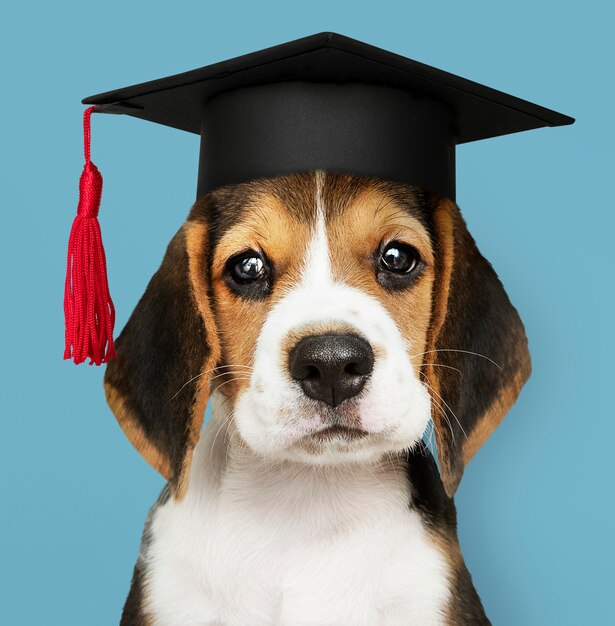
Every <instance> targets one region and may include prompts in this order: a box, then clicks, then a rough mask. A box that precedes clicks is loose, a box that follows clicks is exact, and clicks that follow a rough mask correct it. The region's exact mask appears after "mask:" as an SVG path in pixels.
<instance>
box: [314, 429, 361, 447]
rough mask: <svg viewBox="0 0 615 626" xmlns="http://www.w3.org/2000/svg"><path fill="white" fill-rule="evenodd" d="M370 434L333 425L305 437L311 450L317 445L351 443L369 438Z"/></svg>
mask: <svg viewBox="0 0 615 626" xmlns="http://www.w3.org/2000/svg"><path fill="white" fill-rule="evenodd" d="M368 435H369V433H368V432H367V431H366V430H363V429H362V428H358V427H353V426H345V425H343V424H331V425H330V426H325V428H321V429H320V430H315V431H313V432H311V433H308V434H307V435H305V436H304V437H303V441H304V444H307V445H308V446H309V447H310V448H311V447H312V446H314V444H316V445H326V444H328V443H335V442H339V443H350V442H353V441H358V440H360V439H364V438H365V437H367V436H368Z"/></svg>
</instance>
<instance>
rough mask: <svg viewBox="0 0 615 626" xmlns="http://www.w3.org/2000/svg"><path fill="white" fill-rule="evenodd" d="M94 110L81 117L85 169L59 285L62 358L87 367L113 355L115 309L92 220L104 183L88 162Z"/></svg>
mask: <svg viewBox="0 0 615 626" xmlns="http://www.w3.org/2000/svg"><path fill="white" fill-rule="evenodd" d="M95 108H96V107H90V108H89V109H86V111H85V112H84V114H83V134H84V152H85V165H84V168H83V172H82V174H81V178H80V180H79V204H78V206H77V215H76V216H75V220H74V221H73V226H72V228H71V231H70V236H69V239H68V258H67V262H66V283H65V286H64V319H65V331H66V332H65V348H64V358H65V359H70V358H72V359H73V360H74V362H75V363H76V364H79V363H83V362H84V361H85V360H86V359H88V358H89V359H90V365H92V364H96V365H100V364H101V363H107V362H108V361H109V360H110V359H112V358H114V357H115V346H114V343H113V326H114V324H115V308H114V306H113V301H112V300H111V295H110V294H109V285H108V282H107V261H106V257H105V249H104V247H103V244H102V236H101V232H100V225H99V223H98V219H97V216H98V210H99V207H100V200H101V196H102V183H103V180H102V176H101V174H100V172H99V171H98V168H97V167H96V166H95V165H94V163H92V161H91V160H90V116H91V114H92V111H93V110H94V109H95Z"/></svg>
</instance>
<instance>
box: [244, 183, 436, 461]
mask: <svg viewBox="0 0 615 626" xmlns="http://www.w3.org/2000/svg"><path fill="white" fill-rule="evenodd" d="M321 186H322V180H321V178H320V176H319V177H317V189H316V205H317V219H316V223H315V225H314V229H313V234H312V240H311V242H310V245H309V249H308V254H307V257H306V261H305V265H304V267H303V270H302V275H301V280H300V282H299V283H298V284H297V285H296V286H295V287H294V288H293V289H292V290H290V291H289V292H288V293H287V294H286V295H285V296H284V297H283V298H282V299H281V300H280V301H279V302H278V303H277V304H276V305H275V306H274V307H273V308H272V310H271V311H270V313H269V314H268V316H267V318H266V320H265V323H264V324H263V327H262V329H261V332H260V335H259V338H258V341H257V345H256V351H255V358H254V369H253V374H252V376H251V380H250V383H249V385H248V386H247V387H246V388H245V389H244V390H243V391H242V392H241V393H240V395H239V396H238V398H237V401H236V404H235V422H236V425H237V429H238V430H239V433H240V434H241V436H242V438H243V440H244V441H245V442H246V444H247V445H248V446H249V447H250V448H252V449H253V450H254V451H255V452H257V453H259V454H261V455H263V456H266V457H270V458H278V459H291V460H303V461H305V462H308V463H315V464H335V463H344V462H348V461H365V460H373V459H376V458H378V457H380V456H381V455H382V454H385V453H387V452H397V451H400V450H402V449H405V448H409V447H412V446H413V445H414V444H415V443H416V442H418V441H419V440H420V438H421V435H422V434H423V432H424V430H425V428H426V426H427V424H428V422H429V419H430V415H431V404H430V397H429V394H428V392H427V390H426V388H425V386H424V385H423V384H422V383H421V382H420V381H419V380H418V378H417V376H416V375H415V373H414V369H413V367H412V364H411V362H410V357H409V354H411V351H412V349H413V347H412V346H409V345H407V342H406V340H405V339H404V337H403V335H402V333H401V331H400V329H399V328H398V327H397V324H396V323H395V321H394V319H393V318H392V317H391V315H390V314H389V313H388V311H387V310H386V309H385V307H384V306H383V305H382V304H381V303H380V302H379V301H378V300H377V299H376V298H375V297H373V296H371V295H369V294H367V293H364V292H363V291H360V290H359V289H356V288H353V287H350V286H349V285H346V284H343V283H341V282H338V281H336V279H335V277H334V275H333V272H332V267H331V261H330V255H329V242H328V238H327V232H326V223H325V217H324V214H325V210H326V207H323V206H322V201H321V194H320V189H321ZM323 325H327V326H332V327H335V325H339V326H340V327H343V328H344V329H352V330H353V331H354V332H356V333H357V334H359V335H361V336H362V337H364V338H365V339H367V341H368V342H369V343H370V345H371V346H372V350H373V352H374V355H375V362H374V368H373V371H372V373H371V375H370V377H369V379H368V381H367V383H366V385H365V387H364V389H363V391H362V392H361V393H360V394H359V395H358V396H357V397H355V398H352V399H349V400H346V401H345V402H344V403H342V405H340V406H339V407H338V408H337V409H331V408H330V407H328V406H326V405H324V404H323V403H321V402H317V401H315V400H311V399H310V398H308V397H307V396H306V395H305V394H304V393H303V390H302V389H301V387H300V386H299V384H298V383H297V382H296V381H294V380H293V379H292V378H291V376H290V374H289V371H288V350H289V349H290V348H292V346H288V345H287V343H288V341H287V339H288V337H289V335H290V334H291V333H294V334H296V333H297V332H299V333H301V334H302V335H306V334H310V331H309V329H310V328H311V327H314V328H318V327H319V326H320V327H322V326H323ZM314 332H315V333H316V332H317V331H314ZM331 411H340V412H347V413H348V412H349V413H351V414H352V419H353V421H354V422H355V423H356V424H357V426H359V427H360V428H362V429H363V430H365V431H367V432H368V433H369V435H368V436H366V437H363V438H360V439H353V440H352V441H348V440H347V439H345V438H344V436H343V435H340V436H339V437H332V438H330V439H327V440H326V441H325V442H319V445H318V446H317V447H316V448H315V446H314V441H315V440H314V439H312V437H311V436H312V435H314V434H315V433H317V432H318V431H319V430H324V429H325V428H326V427H327V426H328V424H327V423H326V421H325V419H324V415H325V412H329V413H330V412H331Z"/></svg>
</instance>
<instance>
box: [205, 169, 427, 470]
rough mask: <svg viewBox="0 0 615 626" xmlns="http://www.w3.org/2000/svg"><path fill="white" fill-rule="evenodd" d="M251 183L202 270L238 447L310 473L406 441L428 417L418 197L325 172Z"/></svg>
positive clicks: (220, 382) (423, 247)
mask: <svg viewBox="0 0 615 626" xmlns="http://www.w3.org/2000/svg"><path fill="white" fill-rule="evenodd" d="M254 187H255V186H252V187H250V186H248V187H247V188H245V189H242V190H241V191H239V192H238V193H240V194H242V195H243V196H244V197H243V198H242V199H241V201H239V202H238V206H239V207H241V208H240V210H238V211H237V213H236V214H235V215H234V216H233V219H232V221H231V224H230V225H229V226H226V225H225V226H223V227H222V228H221V229H220V232H216V237H217V238H218V240H217V242H216V245H215V247H214V249H213V251H212V266H211V279H212V294H213V298H212V299H213V308H214V314H215V318H216V323H217V326H218V332H219V334H220V342H221V346H222V367H221V369H220V370H219V374H220V377H219V378H218V379H216V380H215V381H214V384H216V386H218V387H219V388H220V390H221V391H222V392H223V393H224V394H225V395H227V396H228V397H229V398H230V401H231V402H232V404H233V419H234V420H235V425H236V427H237V429H238V431H239V434H240V435H241V438H242V439H243V441H244V442H245V443H246V444H247V445H248V446H249V447H250V448H252V449H253V450H254V451H256V452H257V453H259V454H262V455H265V456H268V457H278V458H280V457H281V458H286V459H294V460H302V461H304V462H308V463H318V464H323V463H343V462H346V461H358V460H364V459H369V458H373V457H377V456H380V455H382V454H383V453H385V452H389V451H399V450H402V449H404V448H408V447H411V446H413V445H414V444H415V443H416V442H417V441H418V440H419V439H420V438H421V435H422V433H423V431H424V430H425V427H426V425H427V423H428V421H429V418H430V415H431V412H430V396H429V393H428V391H427V388H426V386H425V382H424V381H423V380H421V372H422V363H423V362H424V360H425V358H424V356H425V355H423V353H424V352H425V346H426V340H427V332H428V327H429V321H430V318H431V308H432V290H433V284H434V272H435V270H434V256H433V250H432V245H431V241H430V235H429V232H428V229H427V227H426V225H425V223H424V219H425V206H424V200H422V198H421V195H420V194H418V193H416V192H409V193H408V194H407V196H406V197H405V198H403V199H401V198H396V197H395V196H394V195H391V194H390V193H387V188H386V186H385V185H377V184H374V183H373V182H372V183H368V182H367V181H365V180H357V179H354V180H353V179H349V178H342V177H339V176H325V175H324V174H322V173H319V174H312V175H307V176H295V177H288V178H282V179H278V180H276V181H274V182H269V183H263V184H261V185H259V186H258V187H256V188H254ZM221 210H224V209H223V208H221Z"/></svg>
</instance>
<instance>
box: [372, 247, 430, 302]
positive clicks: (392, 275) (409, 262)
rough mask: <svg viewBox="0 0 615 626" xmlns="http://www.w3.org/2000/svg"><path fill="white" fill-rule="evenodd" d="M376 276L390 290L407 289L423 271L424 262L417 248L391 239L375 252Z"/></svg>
mask: <svg viewBox="0 0 615 626" xmlns="http://www.w3.org/2000/svg"><path fill="white" fill-rule="evenodd" d="M374 261H375V263H374V264H375V267H376V278H377V280H378V282H379V283H380V284H381V285H382V286H383V287H384V288H385V289H387V290H389V291H396V290H399V289H407V288H408V287H410V285H412V284H413V283H414V282H415V280H416V279H417V278H418V276H419V275H420V273H421V270H422V268H423V262H422V260H421V255H420V254H419V252H418V250H417V249H416V248H413V247H412V246H410V245H408V244H407V243H402V242H401V241H390V242H389V243H387V244H386V245H382V246H381V247H380V248H379V249H378V250H377V251H376V254H375V258H374Z"/></svg>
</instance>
